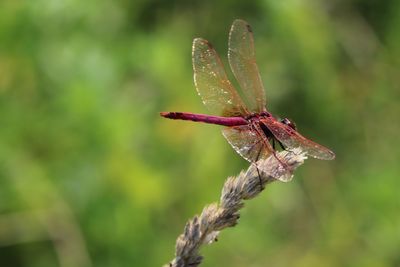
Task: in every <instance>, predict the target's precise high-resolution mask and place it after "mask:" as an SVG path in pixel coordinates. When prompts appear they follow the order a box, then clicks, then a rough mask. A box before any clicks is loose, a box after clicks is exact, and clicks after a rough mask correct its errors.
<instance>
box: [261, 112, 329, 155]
mask: <svg viewBox="0 0 400 267" xmlns="http://www.w3.org/2000/svg"><path fill="white" fill-rule="evenodd" d="M261 122H262V123H264V125H265V126H266V127H267V128H268V129H269V130H270V131H271V132H272V134H273V135H274V136H275V137H276V139H278V140H279V141H280V142H281V143H282V144H283V145H284V146H285V147H286V148H288V149H292V148H296V147H298V148H300V149H301V150H302V151H304V152H306V153H307V155H309V156H311V157H314V158H317V159H324V160H331V159H334V158H335V153H333V152H332V151H331V150H329V149H328V148H326V147H324V146H321V145H319V144H317V143H315V142H313V141H311V140H308V139H307V138H305V137H304V136H302V135H301V134H299V133H298V132H297V131H295V130H294V129H292V128H291V127H289V126H287V125H285V124H283V123H281V122H279V121H277V120H275V119H273V118H265V119H262V120H261Z"/></svg>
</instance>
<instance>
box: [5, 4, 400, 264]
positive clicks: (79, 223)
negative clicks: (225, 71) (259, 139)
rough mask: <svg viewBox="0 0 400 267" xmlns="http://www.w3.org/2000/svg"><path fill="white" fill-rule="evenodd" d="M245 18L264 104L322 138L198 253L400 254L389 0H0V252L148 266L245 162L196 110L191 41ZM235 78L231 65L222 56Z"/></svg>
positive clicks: (394, 17)
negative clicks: (167, 115)
mask: <svg viewBox="0 0 400 267" xmlns="http://www.w3.org/2000/svg"><path fill="white" fill-rule="evenodd" d="M235 18H242V19H245V20H247V21H248V22H249V23H250V24H251V25H252V27H253V30H254V33H255V46H256V52H257V60H258V63H259V68H260V72H261V75H262V77H263V81H264V84H265V87H266V91H267V92H266V93H267V97H268V108H269V110H270V111H272V112H273V113H274V114H276V115H277V116H281V117H289V118H292V119H293V120H294V121H296V123H297V125H298V128H299V131H300V132H301V133H303V134H304V135H305V136H308V137H310V138H311V139H313V140H315V141H317V142H319V143H321V144H323V145H326V146H328V147H330V148H331V149H332V150H334V151H335V152H336V155H337V158H336V160H335V161H330V162H323V161H318V160H313V159H310V160H308V161H306V163H305V164H304V165H303V166H302V167H301V168H300V169H299V170H298V171H297V172H296V175H295V179H294V180H293V182H291V183H287V184H285V183H274V184H272V185H270V186H269V187H268V188H267V190H265V193H263V194H262V195H261V196H260V197H258V198H256V199H254V200H252V201H249V202H248V203H247V204H246V207H245V209H243V211H242V217H241V219H240V223H239V225H238V226H237V227H235V228H231V229H228V230H226V231H224V232H223V233H222V234H221V236H220V241H219V242H217V243H215V244H213V245H211V246H208V247H206V248H204V249H203V250H202V252H203V254H204V256H205V261H204V264H203V266H308V267H311V266H318V267H319V266H328V267H329V266H374V267H375V266H378V267H379V266H400V198H399V193H398V190H399V188H400V177H399V176H400V167H399V164H400V163H399V161H400V147H399V142H398V138H399V137H398V136H399V132H400V124H399V118H398V117H399V114H400V105H399V104H400V88H399V84H400V72H399V70H400V34H399V29H400V2H399V1H394V0H392V1H378V0H369V1H362V0H350V1H344V0H334V1H320V0H313V1H312V0H310V1H306V0H288V1H275V0H264V1H262V0H259V1H252V2H251V3H250V2H249V3H247V2H246V1H242V0H235V1H227V0H225V1H218V2H217V1H211V0H205V1H196V2H195V1H183V0H174V1H161V0H158V1H157V0H156V1H154V0H153V1H145V0H135V1H127V0H121V1H111V0H105V1H94V0H92V1H78V0H68V1H67V0H66V1H43V0H35V1H20V0H14V1H11V0H10V1H7V0H6V1H1V3H0V266H5V267H8V266H12V267H18V266H32V267H36V266H37V267H47V266H62V267H69V266H71V267H80V266H85V267H86V266H88V267H89V266H99V267H103V266H104V267H111V266H116V267H117V266H118V267H122V266H160V265H162V264H164V263H167V262H168V261H169V260H171V259H172V258H173V254H174V246H175V239H176V237H177V236H178V235H179V234H180V233H181V232H182V230H183V227H184V224H185V222H186V221H187V219H188V218H190V217H192V216H193V215H194V214H196V213H199V212H200V211H201V209H202V208H203V206H204V205H205V204H206V203H211V202H213V201H216V200H217V199H218V197H219V193H220V189H221V187H222V184H223V181H224V179H225V178H226V177H228V176H230V175H235V174H237V173H238V172H239V171H240V170H241V169H243V168H246V167H247V166H248V164H247V163H246V162H245V161H244V160H242V159H241V158H240V157H239V156H238V155H237V154H236V153H235V152H234V151H233V150H232V149H231V147H230V146H229V144H228V143H227V142H226V141H225V139H224V138H223V137H222V135H221V134H220V127H218V126H213V125H205V124H196V123H191V122H180V121H171V120H166V119H163V118H161V117H159V115H158V113H159V112H160V111H191V112H198V113H206V112H207V110H206V109H205V107H204V106H203V105H202V103H201V101H200V98H199V97H198V96H197V93H196V92H195V88H194V85H193V80H192V68H191V43H192V39H193V38H195V37H203V38H206V39H208V40H210V41H211V42H212V43H213V44H214V46H215V47H216V49H217V51H218V52H219V53H220V55H221V57H222V59H223V61H224V63H226V62H227V61H226V52H227V41H228V31H229V28H230V25H231V23H232V21H233V20H234V19H235ZM229 75H230V76H231V77H232V75H231V74H230V73H229Z"/></svg>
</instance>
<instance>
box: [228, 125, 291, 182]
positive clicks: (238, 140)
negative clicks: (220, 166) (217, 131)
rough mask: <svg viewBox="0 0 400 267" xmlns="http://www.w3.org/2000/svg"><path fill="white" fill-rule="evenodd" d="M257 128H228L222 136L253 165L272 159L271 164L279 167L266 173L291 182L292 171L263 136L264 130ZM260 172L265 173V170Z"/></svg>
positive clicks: (243, 126)
mask: <svg viewBox="0 0 400 267" xmlns="http://www.w3.org/2000/svg"><path fill="white" fill-rule="evenodd" d="M257 127H258V126H256V127H255V128H256V129H254V128H253V127H251V126H250V125H242V126H235V127H228V128H225V129H223V130H222V134H223V135H224V137H225V138H226V140H228V142H229V144H231V146H232V147H233V149H234V150H235V151H236V152H237V153H239V155H241V156H242V157H243V158H245V159H246V160H248V161H250V162H252V163H256V162H257V161H259V160H261V159H267V158H268V157H271V159H270V160H272V161H270V162H271V163H272V162H273V163H274V164H275V166H278V167H276V168H275V171H274V172H271V169H267V170H265V171H266V172H267V173H268V174H269V175H272V176H273V177H275V178H276V179H278V180H281V181H284V182H287V181H290V179H291V177H292V170H291V169H290V168H289V167H288V166H287V165H286V163H285V162H284V161H281V160H280V159H279V158H278V157H277V156H276V154H275V151H274V150H273V148H272V147H271V144H270V143H269V141H268V140H267V138H266V137H265V135H263V134H262V130H261V129H259V128H257ZM274 160H275V161H274ZM256 164H257V163H256ZM257 168H258V167H257ZM260 170H261V171H264V170H263V169H260Z"/></svg>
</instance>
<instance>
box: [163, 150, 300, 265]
mask: <svg viewBox="0 0 400 267" xmlns="http://www.w3.org/2000/svg"><path fill="white" fill-rule="evenodd" d="M277 156H278V158H280V160H281V162H284V163H286V164H287V166H288V167H289V168H282V165H281V164H280V162H279V161H277V160H276V158H275V157H273V156H271V157H269V158H267V159H265V160H261V161H258V162H257V166H256V165H255V164H251V165H250V167H249V168H248V169H247V171H242V172H241V173H240V174H239V175H238V176H236V177H229V178H228V179H227V180H226V181H225V183H224V187H223V189H222V193H221V198H220V202H219V204H218V203H213V204H210V205H208V206H206V207H205V208H204V209H203V211H202V212H201V214H200V215H196V216H194V218H192V219H191V220H189V221H188V222H187V223H186V226H185V229H184V232H183V234H181V235H180V236H179V237H178V239H177V240H176V251H175V258H174V259H173V260H172V261H171V262H170V263H169V264H167V265H165V266H171V267H184V266H198V265H199V264H200V263H201V261H202V259H203V257H202V256H201V255H200V254H199V250H200V247H201V246H202V245H203V244H210V243H212V242H214V241H216V240H217V237H218V234H219V232H220V231H221V230H222V229H224V228H227V227H232V226H235V225H236V224H237V221H238V219H239V217H240V215H239V210H240V209H241V208H242V207H243V206H244V203H243V200H247V199H251V198H254V197H256V196H257V195H258V194H259V193H260V192H261V191H262V190H264V188H265V185H267V184H269V183H271V182H274V181H276V180H280V181H284V182H288V181H290V180H291V179H292V177H293V171H294V170H295V169H296V168H297V167H299V166H300V165H301V164H303V162H304V160H305V159H306V157H305V155H304V153H301V151H300V150H296V149H294V150H292V151H282V152H279V153H277Z"/></svg>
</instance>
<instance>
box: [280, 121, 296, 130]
mask: <svg viewBox="0 0 400 267" xmlns="http://www.w3.org/2000/svg"><path fill="white" fill-rule="evenodd" d="M280 121H281V123H283V124H286V125H287V126H289V127H290V128H292V129H293V130H295V131H296V130H297V127H296V124H295V123H294V122H293V121H291V120H289V119H288V118H284V119H281V120H280Z"/></svg>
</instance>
